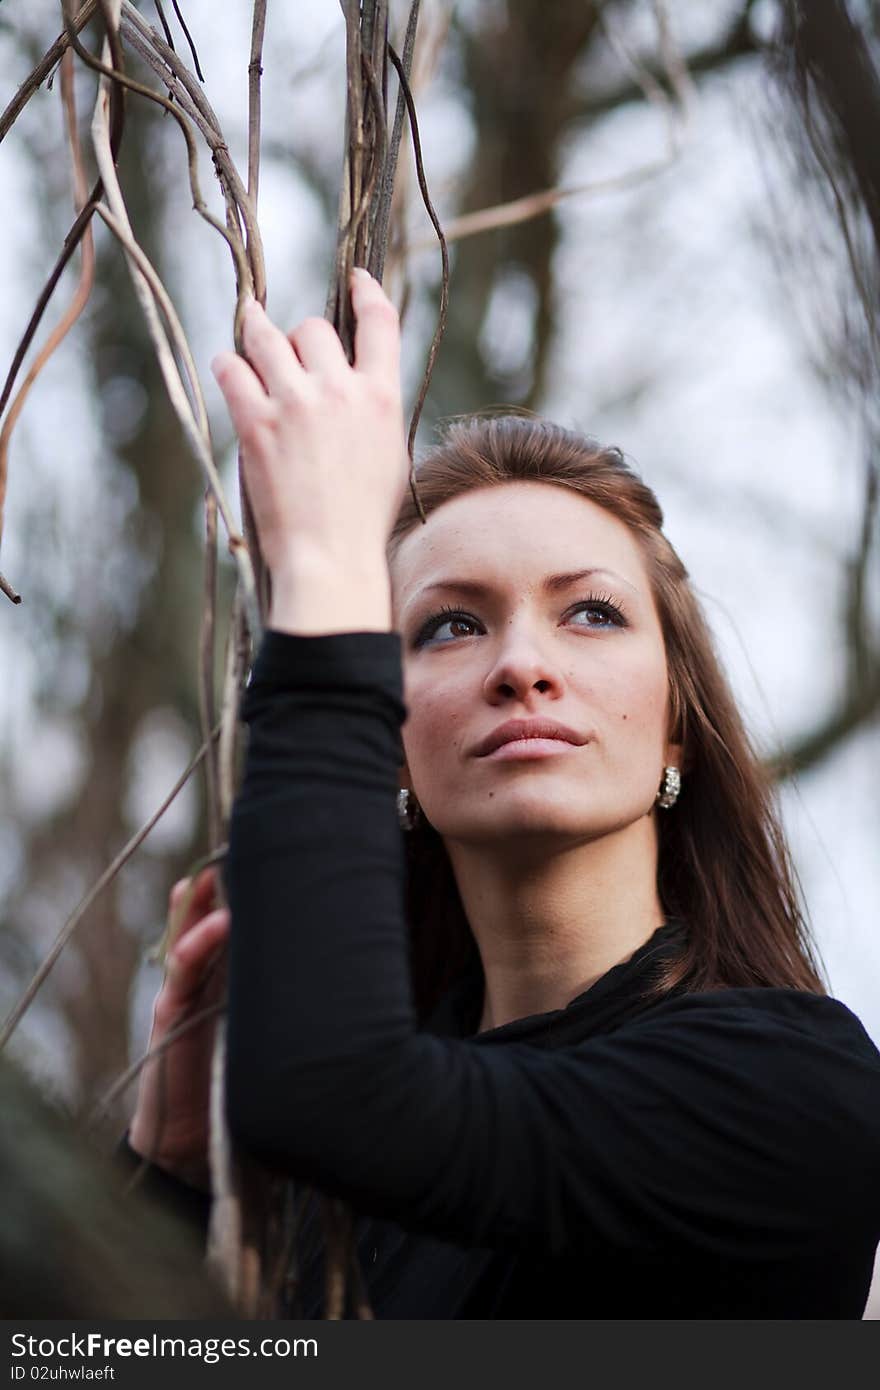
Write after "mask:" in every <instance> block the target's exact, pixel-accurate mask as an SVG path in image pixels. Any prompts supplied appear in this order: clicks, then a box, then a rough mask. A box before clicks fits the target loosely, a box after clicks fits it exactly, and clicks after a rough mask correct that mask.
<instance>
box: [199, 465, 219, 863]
mask: <svg viewBox="0 0 880 1390" xmlns="http://www.w3.org/2000/svg"><path fill="white" fill-rule="evenodd" d="M216 631H217V498H216V497H215V496H214V493H213V492H212V491H211V489H210V488H208V489H207V490H206V492H205V584H204V597H203V603H202V622H201V630H200V633H199V718H200V720H201V725H202V737H203V738H206V737H207V732H208V730H209V729H212V728H213V727H214V723H215V720H216V714H215V708H214V707H215V699H214V665H215V655H214V642H215V635H216ZM219 795H220V789H219V787H218V784H217V753H216V750H215V748H214V747H213V745H212V746H211V748H210V749H209V752H208V756H207V758H206V759H205V805H206V806H207V811H208V842H209V844H211V845H217V844H219V843H220V840H221V838H222V837H223V826H222V824H221V820H220V809H219V808H220V803H219Z"/></svg>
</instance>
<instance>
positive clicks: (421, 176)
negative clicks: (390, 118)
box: [388, 44, 449, 522]
mask: <svg viewBox="0 0 880 1390" xmlns="http://www.w3.org/2000/svg"><path fill="white" fill-rule="evenodd" d="M388 56H389V58H390V59H391V61H392V63H393V64H394V68H395V70H396V72H397V78H398V81H399V82H400V88H401V91H402V92H403V96H404V100H405V102H406V109H407V111H408V113H409V126H410V134H411V136H412V142H413V155H414V157H415V161H416V175H417V177H418V181H419V189H420V191H421V195H422V201H423V203H424V204H425V210H426V212H427V214H428V216H429V217H430V219H431V222H432V223H433V226H434V231H435V232H436V233H437V240H438V241H439V243H440V261H441V281H440V311H439V313H438V315H437V327H436V328H435V329H434V336H433V338H432V339H431V348H430V351H429V352H428V361H427V364H426V366H425V374H424V377H423V378H422V384H421V387H420V389H419V394H418V396H417V398H416V403H415V405H414V407H413V413H412V416H411V418H410V423H409V436H408V438H407V450H408V452H409V458H410V473H409V482H410V490H411V492H412V496H413V500H414V502H415V503H416V506H417V508H418V512H419V516H420V517H421V519H422V521H423V522H424V521H425V520H426V517H425V513H424V509H423V507H422V501H421V498H420V497H419V494H418V487H417V484H416V475H415V465H414V463H413V450H414V448H415V440H416V431H417V430H418V427H419V420H420V418H421V414H422V407H423V406H424V404H425V397H426V396H427V394H428V387H429V386H430V384H431V375H432V373H433V371H434V363H435V361H436V360H437V352H438V350H439V348H440V343H441V341H442V338H443V334H444V333H445V331H446V315H447V311H448V308H449V249H448V247H447V245H446V236H445V235H444V232H443V228H442V227H441V225H440V219H439V217H438V216H437V213H436V212H435V211H434V204H433V203H432V202H431V195H430V193H429V192H428V181H427V179H426V178H425V166H424V164H423V163H422V144H421V140H420V139H419V122H418V117H417V115H416V108H415V102H414V101H413V96H412V92H411V91H410V89H409V83H408V82H407V80H406V75H405V74H404V71H403V64H402V63H401V61H400V59H399V58H398V56H397V54H396V53H395V51H394V49H393V48H392V47H391V45H390V44H389V45H388Z"/></svg>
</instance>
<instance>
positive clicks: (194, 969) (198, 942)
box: [163, 907, 230, 1010]
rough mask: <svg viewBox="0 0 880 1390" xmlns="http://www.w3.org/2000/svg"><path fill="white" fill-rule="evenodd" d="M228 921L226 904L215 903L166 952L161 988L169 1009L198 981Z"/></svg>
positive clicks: (226, 933)
mask: <svg viewBox="0 0 880 1390" xmlns="http://www.w3.org/2000/svg"><path fill="white" fill-rule="evenodd" d="M229 923H230V913H229V908H227V907H218V908H217V909H216V910H215V911H214V912H209V913H208V915H207V916H206V917H203V918H202V919H201V921H200V922H199V923H198V925H197V926H194V927H193V928H192V929H191V930H190V931H188V932H187V934H186V935H185V936H182V937H181V938H180V939H179V941H178V942H177V944H176V945H175V946H174V949H173V950H172V951H171V952H170V953H169V955H168V959H167V961H166V962H165V969H166V983H165V987H164V989H163V993H164V995H165V1001H164V1002H165V1005H166V1007H167V1008H168V1009H169V1010H175V1009H179V1008H180V1007H181V1006H182V1005H183V1004H184V1003H186V1002H187V1000H189V999H190V998H191V996H192V995H193V994H194V993H195V991H196V990H197V989H198V987H199V986H200V985H201V983H202V981H203V979H204V977H205V972H206V970H207V968H208V965H209V964H210V961H211V958H212V957H213V955H214V952H215V951H216V950H217V948H218V947H219V946H220V945H221V944H222V943H223V942H224V941H226V939H227V938H228V936H229Z"/></svg>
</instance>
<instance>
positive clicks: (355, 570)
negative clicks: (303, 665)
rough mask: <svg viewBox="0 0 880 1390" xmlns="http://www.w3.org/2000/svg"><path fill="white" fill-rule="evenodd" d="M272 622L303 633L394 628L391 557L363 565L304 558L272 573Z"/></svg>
mask: <svg viewBox="0 0 880 1390" xmlns="http://www.w3.org/2000/svg"><path fill="white" fill-rule="evenodd" d="M269 626H270V627H271V628H273V629H274V630H275V631H276V632H287V633H291V634H293V635H297V636H320V635H322V634H330V633H334V632H390V631H391V627H392V623H391V579H390V576H389V573H388V565H387V562H386V560H385V556H384V555H380V556H377V557H375V558H370V559H362V560H359V561H358V562H357V563H355V562H353V561H351V560H346V561H345V562H344V563H337V562H333V561H332V560H331V559H330V558H329V557H324V556H314V555H312V556H309V555H305V554H302V555H300V556H298V557H297V559H296V560H294V561H291V563H290V564H289V565H287V566H286V567H285V569H284V571H283V572H275V573H273V575H272V605H271V609H270V613H269Z"/></svg>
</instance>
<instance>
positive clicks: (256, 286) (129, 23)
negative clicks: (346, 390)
mask: <svg viewBox="0 0 880 1390" xmlns="http://www.w3.org/2000/svg"><path fill="white" fill-rule="evenodd" d="M122 30H123V33H124V34H125V35H126V37H127V38H128V39H129V41H130V42H131V43H132V44H133V46H135V47H136V48H137V49H138V52H140V53H141V56H142V57H143V58H144V59H145V61H146V62H148V63H149V64H150V66H151V67H153V69H154V71H156V72H157V73H158V74H159V75H160V76H161V78H162V81H163V82H164V83H166V84H167V85H168V86H169V87H170V88H171V90H173V92H174V95H175V98H176V100H177V102H179V103H180V105H181V106H188V107H189V108H190V111H189V113H190V114H191V115H192V118H193V119H194V120H195V121H196V124H197V125H198V126H199V129H200V130H201V131H202V134H203V135H204V137H205V139H206V141H207V142H208V145H209V147H210V149H211V153H212V155H213V157H214V163H215V166H216V168H217V171H218V174H219V175H220V178H221V184H222V186H223V189H224V193H226V194H227V199H228V198H232V200H233V201H234V202H235V204H236V207H237V210H238V211H239V212H240V213H241V216H242V220H243V221H244V225H245V231H246V234H247V258H248V263H249V267H250V276H249V277H247V276H246V277H245V278H244V282H243V283H242V278H241V272H240V271H239V305H238V308H237V311H236V343H239V342H240V327H241V324H240V312H241V307H242V304H243V297H244V294H245V291H246V290H249V291H250V292H251V293H252V294H254V295H255V296H256V297H257V298H258V299H260V301H261V302H262V300H263V298H264V297H265V293H266V267H265V259H264V255H263V241H262V237H261V235H260V229H259V226H258V224H257V219H256V214H255V211H254V209H253V207H252V206H251V201H250V198H249V197H248V193H247V189H246V188H245V186H244V184H243V183H242V181H241V177H240V175H239V173H238V170H237V169H236V167H235V165H234V163H233V161H232V158H231V156H230V154H229V147H228V145H227V144H226V140H225V139H224V136H223V132H222V130H221V128H220V123H219V121H218V119H217V116H216V115H215V113H214V111H213V110H212V108H211V105H210V103H209V102H208V100H207V98H206V96H205V94H204V91H203V90H202V88H201V87H200V85H199V83H198V81H197V80H196V78H195V77H193V75H192V73H191V72H190V70H189V68H188V67H187V66H186V64H185V63H184V62H183V61H182V59H181V58H180V56H179V55H178V54H177V53H175V52H174V50H173V49H172V48H169V46H168V44H167V43H165V41H164V40H163V39H162V37H161V35H160V34H158V33H157V32H156V30H155V29H152V28H150V26H149V25H148V24H146V22H145V21H144V19H143V17H142V15H140V14H139V13H138V11H137V10H136V9H135V7H134V5H132V4H131V3H130V0H122ZM169 69H170V71H169ZM181 88H182V89H183V91H181ZM145 90H146V92H147V93H149V88H147V89H145ZM184 94H185V95H186V96H187V97H188V98H189V102H188V103H185V102H184V100H183V97H184ZM152 96H153V98H154V100H155V99H159V98H158V94H157V93H155V92H154V93H152ZM159 100H160V102H161V99H159ZM169 105H170V103H169ZM172 109H173V108H172ZM195 112H198V116H196V115H195ZM228 227H229V224H228V222H227V229H228ZM250 279H252V281H253V283H252V284H251V283H249V280H250Z"/></svg>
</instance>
